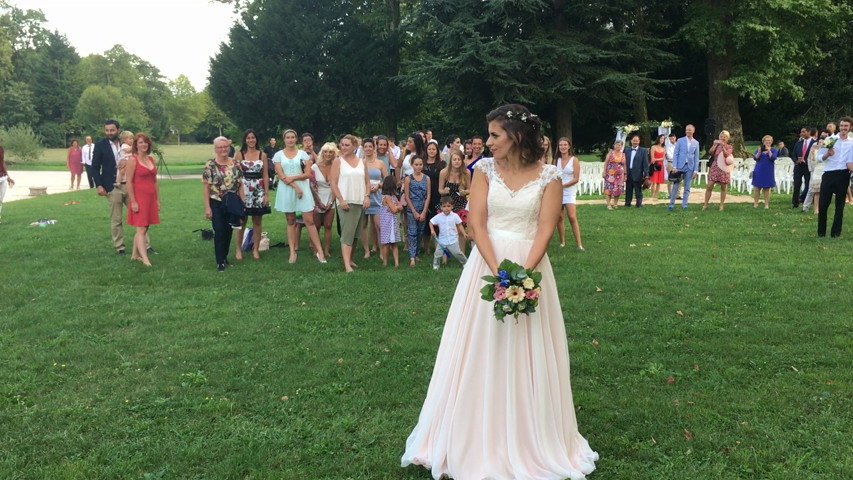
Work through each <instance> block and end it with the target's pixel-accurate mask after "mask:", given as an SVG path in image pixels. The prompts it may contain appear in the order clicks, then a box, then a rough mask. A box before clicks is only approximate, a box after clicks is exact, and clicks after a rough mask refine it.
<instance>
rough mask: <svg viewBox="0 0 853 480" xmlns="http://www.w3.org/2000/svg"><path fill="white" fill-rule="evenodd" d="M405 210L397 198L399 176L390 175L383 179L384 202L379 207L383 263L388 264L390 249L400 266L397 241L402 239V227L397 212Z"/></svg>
mask: <svg viewBox="0 0 853 480" xmlns="http://www.w3.org/2000/svg"><path fill="white" fill-rule="evenodd" d="M402 210H403V206H402V205H400V201H399V200H397V178H396V177H394V175H388V176H387V177H385V179H384V180H382V204H381V205H380V207H379V243H380V247H379V258H381V259H382V265H383V266H386V265H388V250H389V249H391V251H392V252H393V253H394V266H395V267H399V266H400V256H399V255H400V254H399V252H398V251H397V242H399V241H400V227H399V226H398V225H397V213H399V212H401V211H402Z"/></svg>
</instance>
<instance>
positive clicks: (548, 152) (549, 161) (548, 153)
mask: <svg viewBox="0 0 853 480" xmlns="http://www.w3.org/2000/svg"><path fill="white" fill-rule="evenodd" d="M542 146H543V147H545V154H544V155H542V159H541V162H542V163H544V164H545V165H553V164H554V152H553V151H552V148H551V139H550V138H548V136H547V135H542Z"/></svg>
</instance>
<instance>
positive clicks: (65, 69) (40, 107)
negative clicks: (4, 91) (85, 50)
mask: <svg viewBox="0 0 853 480" xmlns="http://www.w3.org/2000/svg"><path fill="white" fill-rule="evenodd" d="M33 62H34V65H33V67H32V78H30V79H26V80H27V83H28V84H30V85H32V90H33V102H34V107H35V109H36V111H37V112H38V113H39V116H40V117H41V119H42V121H53V122H59V123H61V122H65V121H67V120H68V119H69V118H70V117H71V115H72V114H73V112H74V108H75V106H76V105H77V98H78V97H79V96H80V92H82V88H80V86H79V85H78V84H77V83H76V82H75V81H74V71H75V68H76V66H77V63H79V62H80V57H79V55H77V51H76V50H75V49H74V47H72V46H71V44H69V43H68V39H67V38H65V36H64V35H61V34H60V33H59V32H49V33H47V34H45V39H44V42H43V44H42V46H41V47H40V48H39V49H38V50H36V52H35V55H34V56H33Z"/></svg>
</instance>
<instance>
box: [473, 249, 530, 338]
mask: <svg viewBox="0 0 853 480" xmlns="http://www.w3.org/2000/svg"><path fill="white" fill-rule="evenodd" d="M483 280H485V281H486V282H487V283H486V285H485V286H484V287H483V288H481V289H480V295H481V298H482V299H483V300H486V301H494V302H495V303H494V312H495V318H496V319H497V320H500V321H501V322H503V321H504V317H505V316H507V315H512V316H513V317H515V321H516V323H518V316H519V315H521V314H530V313H533V312H535V311H536V307H538V306H539V296H540V295H541V293H542V288H541V287H540V286H539V282H541V281H542V273H540V272H534V271H533V270H531V269H529V268H524V267H522V266H521V265H519V264H517V263H515V262H513V261H511V260H504V261H502V262H501V264H500V265H499V266H498V275H497V276H494V275H486V276H484V277H483Z"/></svg>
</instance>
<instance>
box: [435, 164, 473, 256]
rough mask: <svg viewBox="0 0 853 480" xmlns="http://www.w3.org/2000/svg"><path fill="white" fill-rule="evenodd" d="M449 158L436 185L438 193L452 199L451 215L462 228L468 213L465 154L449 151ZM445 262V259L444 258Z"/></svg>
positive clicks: (467, 177) (467, 181) (467, 179)
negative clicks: (460, 223) (439, 186)
mask: <svg viewBox="0 0 853 480" xmlns="http://www.w3.org/2000/svg"><path fill="white" fill-rule="evenodd" d="M447 155H448V156H449V157H450V162H449V163H448V164H447V166H446V167H445V168H444V170H442V171H441V175H440V176H439V179H438V182H439V183H438V184H439V185H441V186H442V187H441V189H439V193H441V194H442V195H449V196H450V198H452V199H453V213H455V214H456V215H459V218H461V219H462V227H463V228H464V227H465V226H466V224H467V217H468V211H467V210H466V207H467V206H468V188H469V183H470V180H469V174H468V170H466V169H465V154H463V153H462V150H459V149H458V148H454V149H451V150H450V151H448V152H447ZM460 245H461V247H462V251H463V252H464V251H465V238H461V239H460ZM445 261H446V258H445Z"/></svg>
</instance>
